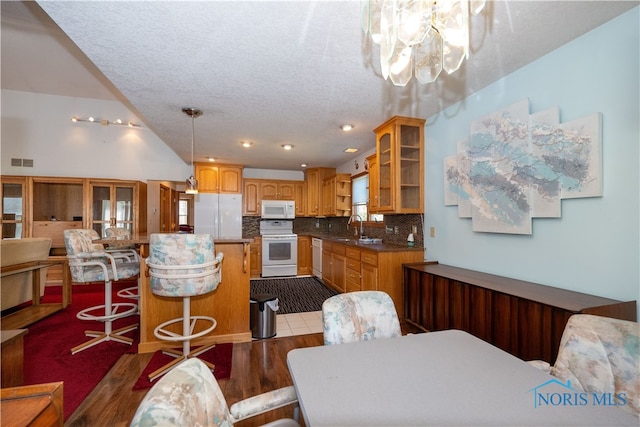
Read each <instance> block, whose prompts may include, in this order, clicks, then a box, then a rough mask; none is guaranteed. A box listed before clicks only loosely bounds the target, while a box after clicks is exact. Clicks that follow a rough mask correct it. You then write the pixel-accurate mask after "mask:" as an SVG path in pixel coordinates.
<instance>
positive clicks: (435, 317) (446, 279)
mask: <svg viewBox="0 0 640 427" xmlns="http://www.w3.org/2000/svg"><path fill="white" fill-rule="evenodd" d="M403 282H404V293H405V299H404V315H405V318H406V320H407V321H408V322H410V323H412V324H414V325H416V326H418V327H420V328H422V329H424V330H426V331H439V330H445V329H461V330H464V331H467V332H469V333H471V334H473V335H475V336H477V337H478V338H481V339H483V340H485V341H487V342H490V343H491V344H493V345H495V346H497V347H499V348H501V349H503V350H505V351H507V352H509V353H511V354H513V355H515V356H516V357H519V358H521V359H523V360H536V359H539V360H545V361H547V362H549V363H552V364H553V362H554V361H555V359H556V356H557V353H558V346H559V345H560V338H561V337H562V333H563V331H564V328H565V325H566V323H567V320H568V319H569V317H571V316H572V315H573V314H577V313H584V314H595V315H601V316H607V317H614V318H619V319H625V320H631V321H636V302H635V301H628V302H622V301H616V300H612V299H609V298H602V297H597V296H594V295H588V294H583V293H580V292H573V291H569V290H565V289H560V288H554V287H551V286H544V285H540V284H536V283H531V282H525V281H522V280H516V279H510V278H506V277H501V276H496V275H492V274H486V273H480V272H477V271H472V270H466V269H462V268H457V267H451V266H447V265H441V264H438V263H437V262H434V263H419V264H408V265H405V266H404V281H403ZM470 357H472V356H470Z"/></svg>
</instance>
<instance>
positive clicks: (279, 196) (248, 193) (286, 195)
mask: <svg viewBox="0 0 640 427" xmlns="http://www.w3.org/2000/svg"><path fill="white" fill-rule="evenodd" d="M243 189H244V191H243V193H242V199H243V202H242V204H243V210H242V213H243V215H251V216H259V215H260V213H261V206H260V202H261V201H262V200H295V202H296V216H303V215H304V213H301V211H300V210H299V209H298V205H299V204H303V203H304V194H303V190H304V182H303V181H284V180H283V181H277V180H274V181H271V180H266V179H245V180H244V184H243ZM298 198H300V201H298ZM302 207H303V208H304V206H302Z"/></svg>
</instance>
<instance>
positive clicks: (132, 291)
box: [104, 227, 140, 300]
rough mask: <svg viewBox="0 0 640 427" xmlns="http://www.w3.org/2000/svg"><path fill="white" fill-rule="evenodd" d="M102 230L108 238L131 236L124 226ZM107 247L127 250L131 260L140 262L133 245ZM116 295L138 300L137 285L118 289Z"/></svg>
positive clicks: (127, 237) (128, 237)
mask: <svg viewBox="0 0 640 427" xmlns="http://www.w3.org/2000/svg"><path fill="white" fill-rule="evenodd" d="M104 232H105V234H106V235H107V238H110V239H130V238H131V231H129V230H128V229H126V228H124V227H111V228H107V229H106V230H104ZM109 249H113V250H117V251H122V252H127V253H129V254H131V257H132V258H133V261H136V262H140V257H139V256H138V252H137V251H136V248H135V246H134V245H127V246H120V245H113V247H111V246H110V247H109ZM138 285H139V284H138ZM118 296H119V297H122V298H130V299H135V300H138V299H140V289H139V286H132V287H130V288H124V289H120V290H119V291H118Z"/></svg>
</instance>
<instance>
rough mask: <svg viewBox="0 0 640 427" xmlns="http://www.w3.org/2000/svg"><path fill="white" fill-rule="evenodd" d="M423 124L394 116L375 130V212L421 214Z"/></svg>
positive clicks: (411, 119) (422, 121)
mask: <svg viewBox="0 0 640 427" xmlns="http://www.w3.org/2000/svg"><path fill="white" fill-rule="evenodd" d="M424 123H425V121H424V120H423V119H415V118H409V117H400V116H395V117H393V118H391V119H389V120H388V121H386V122H385V123H383V124H382V125H380V126H379V127H378V128H376V129H375V130H374V132H375V133H376V155H377V160H378V165H377V172H378V177H377V178H378V186H377V190H378V191H377V193H378V194H377V196H378V200H377V205H378V206H377V208H375V209H376V211H377V212H386V213H422V212H423V211H424V207H423V205H424V203H423V197H424V195H423V194H424V192H423V185H424V184H423V182H424V160H423V153H424V148H423V147H424Z"/></svg>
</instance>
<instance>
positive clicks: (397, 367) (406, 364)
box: [287, 330, 638, 427]
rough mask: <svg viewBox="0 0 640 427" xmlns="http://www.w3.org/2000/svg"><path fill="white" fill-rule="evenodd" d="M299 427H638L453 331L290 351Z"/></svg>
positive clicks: (618, 410) (596, 399)
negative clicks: (301, 422)
mask: <svg viewBox="0 0 640 427" xmlns="http://www.w3.org/2000/svg"><path fill="white" fill-rule="evenodd" d="M287 364H288V366H289V370H290V373H291V377H292V379H293V383H294V386H295V389H296V392H297V395H298V400H299V403H300V408H301V412H302V414H303V417H304V421H305V425H306V426H308V427H317V426H332V427H338V426H396V427H399V426H430V425H433V426H463V425H464V426H516V425H518V426H586V425H598V426H619V425H620V426H622V425H633V426H638V417H637V416H634V415H633V414H631V413H629V412H628V411H626V410H625V409H624V408H622V407H621V406H623V405H624V404H626V403H627V402H626V401H625V398H624V397H623V396H622V397H620V396H618V398H616V397H615V396H612V395H611V394H610V393H609V394H607V393H602V394H598V393H585V392H581V391H579V390H577V389H576V388H575V385H571V383H570V382H568V383H567V382H565V381H561V380H559V379H557V378H555V377H552V376H551V375H549V374H548V373H546V372H543V371H541V370H539V369H537V368H535V367H534V366H532V365H530V364H528V363H526V362H525V361H523V360H521V359H518V358H517V357H515V356H513V355H511V354H509V353H507V352H505V351H503V350H501V349H499V348H497V347H495V346H493V345H491V344H489V343H487V342H485V341H483V340H481V339H479V338H476V337H474V336H473V335H471V334H468V333H467V332H464V331H459V330H447V331H440V332H429V333H422V334H413V335H405V336H401V337H396V338H388V339H376V340H370V341H362V342H355V343H348V344H337V345H325V346H318V347H309V348H301V349H294V350H291V351H290V352H289V353H288V355H287Z"/></svg>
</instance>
